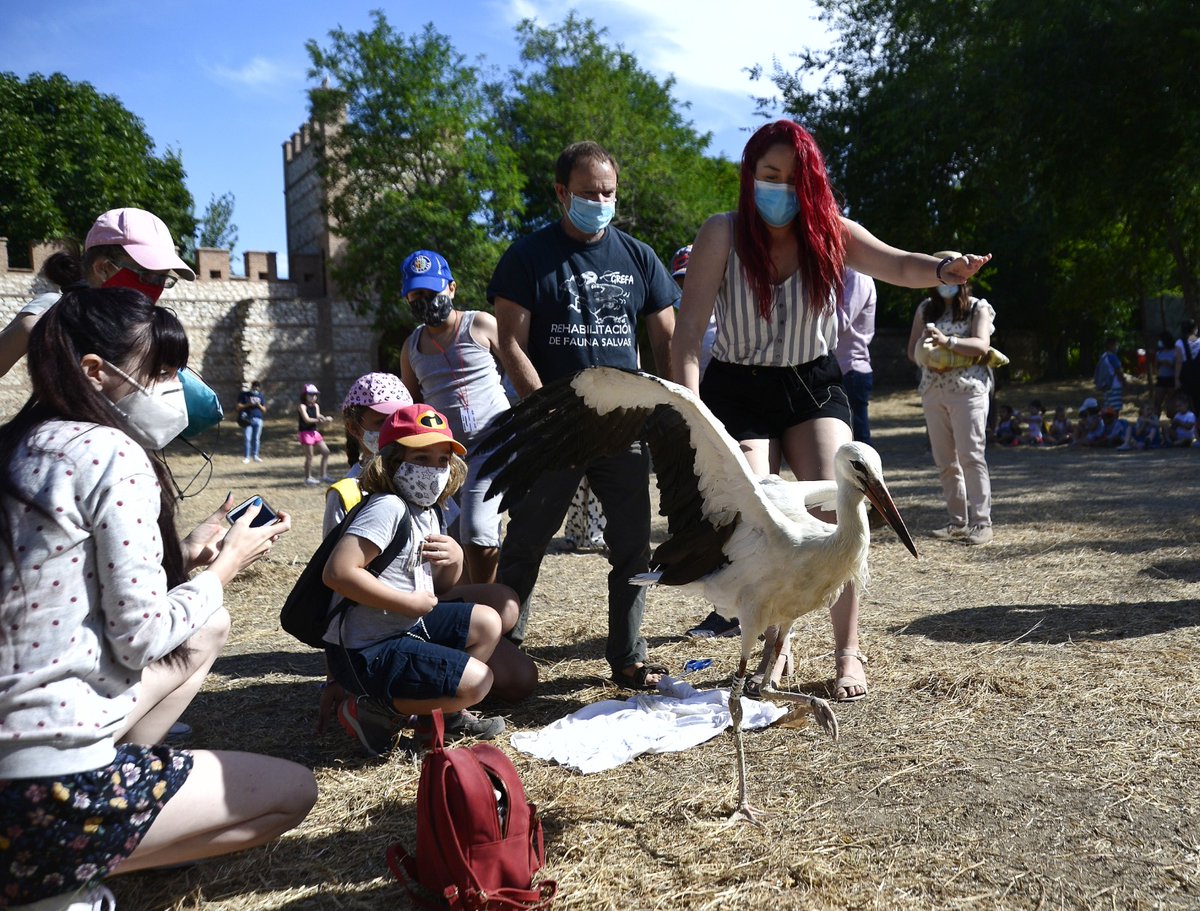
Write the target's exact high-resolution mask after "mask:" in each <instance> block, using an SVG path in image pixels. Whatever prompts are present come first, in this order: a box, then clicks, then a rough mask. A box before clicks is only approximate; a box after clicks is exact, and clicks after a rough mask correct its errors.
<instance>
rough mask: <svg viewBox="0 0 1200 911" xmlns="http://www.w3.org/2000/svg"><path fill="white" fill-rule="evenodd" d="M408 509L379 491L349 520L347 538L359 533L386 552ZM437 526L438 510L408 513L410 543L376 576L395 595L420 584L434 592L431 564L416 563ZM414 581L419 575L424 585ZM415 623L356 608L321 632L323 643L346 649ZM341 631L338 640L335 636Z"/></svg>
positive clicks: (401, 616)
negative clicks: (427, 539) (422, 546)
mask: <svg viewBox="0 0 1200 911" xmlns="http://www.w3.org/2000/svg"><path fill="white" fill-rule="evenodd" d="M408 509H409V504H407V503H406V502H405V501H404V500H402V499H401V498H400V497H398V496H395V495H394V494H386V493H377V494H375V495H373V496H372V497H370V498H369V499H368V500H367V502H366V503H365V504H364V505H363V508H362V509H360V510H359V511H358V515H356V516H355V517H354V519H353V520H352V521H351V522H350V527H349V528H348V529H346V534H348V535H357V536H358V537H360V538H363V539H365V540H367V541H370V542H371V543H372V544H374V545H375V546H376V547H378V548H379V549H380V551H382V550H384V549H385V548H386V547H387V546H388V545H389V544H390V543H391V542H392V538H394V537H395V536H396V532H397V531H399V529H400V521H401V520H402V519H403V518H404V513H405V511H406V510H408ZM441 533H442V529H441V523H440V521H439V518H438V513H437V510H435V509H421V508H417V509H415V510H413V512H412V529H411V532H410V534H409V536H408V542H407V543H406V544H405V545H404V547H402V548H401V549H400V552H399V553H398V554H397V555H396V558H395V559H394V560H392V562H391V564H390V565H389V566H388V567H387V568H386V569H384V570H383V572H381V573H380V574H379V581H381V582H383V583H385V584H387V585H389V586H391V587H392V588H394V589H396V591H401V592H413V591H417V590H418V585H423V587H428V589H429V590H432V581H431V573H430V566H429V564H428V563H419V562H416V560H417V559H418V558H419V555H420V553H421V545H422V543H423V542H424V541H425V538H426V537H427V536H429V535H432V534H441ZM418 577H423V579H424V580H425V581H424V582H423V583H422V582H421V581H420V579H419V578H418ZM341 597H342V596H341V595H337V594H335V595H334V596H333V600H332V602H331V605H330V606H332V605H333V604H336V603H337V602H338V601H340V600H341ZM414 623H416V620H415V619H414V618H412V617H409V616H407V615H405V614H401V613H396V612H393V611H384V610H378V609H376V608H373V607H364V606H363V605H361V604H356V605H354V606H353V607H351V608H350V609H349V610H347V611H346V613H345V622H344V623H343V621H342V619H341V617H334V618H333V620H331V621H330V623H329V628H328V629H327V630H326V631H325V641H326V642H328V643H329V644H330V645H338V644H339V643H342V644H344V645H345V646H346V647H347V648H365V647H366V646H368V645H371V644H372V643H374V642H379V641H380V640H382V639H387V638H390V637H391V636H395V635H396V634H397V633H402V632H404V631H405V630H407V629H409V628H410V627H411V626H412V625H413V624H414ZM339 633H340V636H339Z"/></svg>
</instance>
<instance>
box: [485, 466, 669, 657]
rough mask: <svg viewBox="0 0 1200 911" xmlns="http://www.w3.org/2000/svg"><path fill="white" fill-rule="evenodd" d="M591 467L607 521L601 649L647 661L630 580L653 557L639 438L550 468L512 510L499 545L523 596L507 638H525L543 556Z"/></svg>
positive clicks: (639, 594)
mask: <svg viewBox="0 0 1200 911" xmlns="http://www.w3.org/2000/svg"><path fill="white" fill-rule="evenodd" d="M585 473H586V475H587V479H588V483H590V484H591V487H592V491H593V492H594V493H595V495H596V498H597V499H599V500H600V505H601V506H603V507H604V515H605V517H606V519H607V520H608V524H607V526H606V527H605V530H604V542H605V544H607V545H608V562H609V564H610V565H611V566H612V569H611V570H610V572H609V574H608V646H607V648H606V649H605V652H604V655H605V658H607V659H608V663H609V665H610V666H611V667H612V669H613V670H614V671H620V670H622V669H623V668H626V667H629V666H630V665H633V664H637V663H638V662H639V661H645V660H646V640H645V639H644V638H642V634H641V631H642V614H643V613H644V612H645V608H646V589H645V588H643V587H641V586H638V585H630V584H629V579H630V577H631V576H635V575H637V574H638V573H644V572H646V571H647V570H648V569H649V564H650V487H649V484H650V458H649V454H648V453H647V451H646V448H645V446H644V445H643V444H642V443H635V444H634V445H633V446H632V447H630V448H629V449H628V450H626V451H625V452H622V453H620V454H619V455H615V456H610V457H608V458H603V459H599V460H598V461H595V462H593V463H592V464H591V465H589V466H588V467H587V469H586V472H585V471H584V470H583V469H567V470H562V471H547V472H545V473H544V474H543V475H542V476H541V477H540V478H538V480H537V482H536V483H535V484H534V486H533V488H532V489H531V490H530V491H529V495H528V496H527V497H525V499H523V500H522V501H521V502H520V503H518V504H516V505H515V506H514V507H513V508H512V509H510V510H509V521H508V530H507V532H506V533H505V535H504V543H503V544H502V545H501V546H500V573H499V575H500V581H501V582H503V583H504V584H505V585H508V586H510V587H512V588H513V589H514V590H515V591H516V593H517V595H518V597H520V599H521V616H520V619H519V620H517V625H516V626H515V627H514V628H513V630H512V632H511V633H510V634H509V637H510V638H511V639H512V640H513V641H514V642H521V641H523V640H524V638H525V628H526V625H527V624H528V623H529V615H530V613H531V609H532V604H531V602H532V598H533V589H534V586H535V585H536V584H537V578H538V572H539V570H540V569H541V565H542V558H543V557H544V556H545V554H546V548H547V547H548V546H549V544H550V541H551V539H552V538H553V537H554V534H555V532H557V531H558V529H559V527H560V526H561V525H562V522H563V517H564V516H566V514H567V508H568V507H569V506H570V505H571V497H573V496H574V494H575V489H576V488H577V487H578V486H579V481H580V479H581V478H582V477H583V476H584V474H585Z"/></svg>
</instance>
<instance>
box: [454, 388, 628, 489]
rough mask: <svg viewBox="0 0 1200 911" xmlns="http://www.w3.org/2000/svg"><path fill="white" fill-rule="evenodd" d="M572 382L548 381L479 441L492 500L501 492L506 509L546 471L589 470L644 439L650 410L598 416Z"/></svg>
mask: <svg viewBox="0 0 1200 911" xmlns="http://www.w3.org/2000/svg"><path fill="white" fill-rule="evenodd" d="M572 378H573V377H564V378H562V379H559V380H555V381H554V382H552V383H548V384H547V385H545V386H543V387H542V388H541V389H539V390H538V391H537V392H535V393H534V394H533V395H531V396H529V397H528V398H526V399H524V400H523V401H521V402H519V403H518V404H516V405H514V406H513V407H512V408H510V409H509V410H508V411H507V412H505V413H504V414H502V415H501V416H500V417H499V418H498V419H497V420H496V422H495V423H494V424H493V425H492V427H491V428H490V429H489V430H488V432H487V433H486V434H485V435H484V436H483V437H482V438H481V439H480V440H479V443H478V445H477V446H476V450H475V451H476V453H477V454H482V453H486V456H485V458H484V463H483V468H482V471H483V473H484V474H486V475H491V477H492V481H491V484H490V485H489V488H488V497H493V496H496V495H497V494H501V495H502V499H501V501H500V506H501V508H502V509H509V508H510V507H511V506H512V504H513V503H514V502H516V501H518V500H520V499H521V498H523V497H524V496H526V495H527V494H528V493H529V490H530V488H531V487H532V486H533V485H534V483H535V482H536V481H537V479H538V477H539V476H540V475H541V474H542V473H543V472H545V471H553V470H556V469H565V468H576V467H581V466H586V465H587V464H588V463H590V462H593V461H595V460H596V459H599V458H603V457H604V456H609V455H616V454H617V453H619V452H621V451H623V450H625V449H627V448H628V447H629V446H630V444H632V443H633V442H635V441H636V440H639V439H641V437H642V428H643V426H644V425H645V422H646V416H647V415H648V414H649V413H650V412H649V409H648V408H616V409H613V410H612V411H610V412H608V413H607V414H599V413H598V412H596V411H594V410H593V409H591V408H589V407H588V405H587V404H586V403H585V402H584V401H583V399H582V398H581V397H580V396H579V394H578V393H577V392H576V391H575V390H574V389H573V388H572V386H571V380H572ZM476 457H478V456H476Z"/></svg>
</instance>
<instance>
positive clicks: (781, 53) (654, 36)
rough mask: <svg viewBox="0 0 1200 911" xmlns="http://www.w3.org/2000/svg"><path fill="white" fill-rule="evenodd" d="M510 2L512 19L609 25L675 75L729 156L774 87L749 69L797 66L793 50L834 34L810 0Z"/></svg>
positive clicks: (820, 43)
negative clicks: (745, 2) (742, 2)
mask: <svg viewBox="0 0 1200 911" xmlns="http://www.w3.org/2000/svg"><path fill="white" fill-rule="evenodd" d="M505 5H506V7H507V15H508V17H509V21H511V22H513V23H515V22H517V21H519V20H520V19H522V18H536V19H537V20H538V21H539V22H540V23H541V24H543V25H552V24H556V23H559V22H561V21H562V20H563V19H564V18H566V16H567V15H568V13H569V12H570V11H571V10H572V9H574V10H576V11H577V12H578V13H579V15H581V16H583V17H585V18H590V19H592V20H593V21H594V22H595V23H596V25H597V26H598V27H602V28H606V29H608V36H609V39H610V40H611V41H612V42H614V43H616V44H620V45H622V46H623V47H624V48H625V49H626V50H627V51H629V52H630V53H632V54H633V55H634V56H635V57H637V60H638V63H639V64H640V65H641V66H643V67H644V68H646V69H647V70H650V71H651V72H652V73H654V74H655V75H656V76H658V77H659V78H660V79H661V78H665V77H667V76H669V75H673V76H674V77H675V80H676V85H675V88H674V94H675V98H676V99H677V100H678V101H681V102H690V103H691V108H690V109H689V110H688V112H687V114H686V116H687V117H688V118H689V119H691V120H692V121H693V122H694V123H695V125H696V127H697V128H698V129H700V130H701V131H711V132H713V133H714V134H715V142H714V145H715V146H716V148H717V149H718V150H722V151H725V152H726V153H727V154H729V155H731V156H732V157H736V156H737V155H738V154H739V153H740V151H741V145H742V144H743V143H744V141H745V134H744V130H745V129H746V128H748V127H752V126H755V125H757V124H758V123H760V122H761V121H760V120H758V119H757V118H755V117H754V103H753V101H752V100H751V96H759V95H767V96H770V95H774V94H775V87H774V85H773V84H772V83H771V82H770V81H769V80H767V79H763V80H760V81H758V82H752V81H751V80H750V78H749V75H748V73H747V72H746V70H747V69H749V68H750V67H753V66H755V65H756V64H757V65H761V66H762V67H763V68H764V70H765V72H766V73H767V74H768V75H769V74H770V72H771V69H772V63H773V61H774V60H778V61H779V63H780V65H781V66H782V67H783V68H784V69H785V70H794V69H796V67H797V66H798V65H799V62H798V61H797V59H796V58H795V56H794V55H795V54H796V53H798V52H800V51H803V50H805V49H806V48H825V47H828V46H829V44H830V40H831V39H830V36H829V34H828V33H827V31H826V29H825V25H824V23H822V22H820V21H818V20H817V18H816V16H817V6H816V4H815V3H814V2H813V0H757V2H755V3H754V5H753V7H739V5H738V4H737V3H736V2H733V3H731V2H730V0H691V2H688V3H677V2H670V3H659V4H648V3H646V2H645V0H574V2H572V0H506V4H505ZM739 131H741V132H739Z"/></svg>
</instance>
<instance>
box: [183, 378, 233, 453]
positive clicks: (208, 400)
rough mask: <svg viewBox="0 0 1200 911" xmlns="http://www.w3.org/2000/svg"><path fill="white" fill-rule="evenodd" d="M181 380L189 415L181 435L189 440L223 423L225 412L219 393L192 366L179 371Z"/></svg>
mask: <svg viewBox="0 0 1200 911" xmlns="http://www.w3.org/2000/svg"><path fill="white" fill-rule="evenodd" d="M179 382H180V383H181V384H182V385H183V400H184V401H185V402H186V403H187V416H188V424H187V427H185V428H184V430H183V433H181V434H180V436H182V437H183V438H184V439H185V440H188V439H191V438H192V437H194V436H196V435H197V434H199V433H202V432H204V431H205V430H208V428H209V427H215V426H217V424H219V423H221V418H223V417H224V416H225V412H224V411H223V410H222V408H221V400H220V399H219V398H217V394H216V393H215V392H213V390H212V388H211V387H210V386H209V385H208V384H207V383H205V382H204V380H202V379H200V377H199V375H198V374H197V373H195V372H194V371H193V370H192V369H191V368H190V367H184V368H183V369H182V370H180V371H179Z"/></svg>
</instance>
